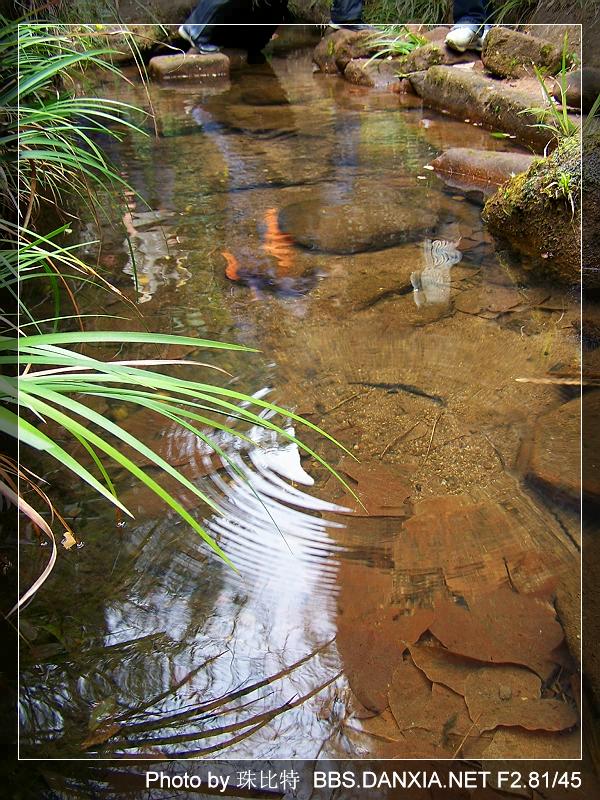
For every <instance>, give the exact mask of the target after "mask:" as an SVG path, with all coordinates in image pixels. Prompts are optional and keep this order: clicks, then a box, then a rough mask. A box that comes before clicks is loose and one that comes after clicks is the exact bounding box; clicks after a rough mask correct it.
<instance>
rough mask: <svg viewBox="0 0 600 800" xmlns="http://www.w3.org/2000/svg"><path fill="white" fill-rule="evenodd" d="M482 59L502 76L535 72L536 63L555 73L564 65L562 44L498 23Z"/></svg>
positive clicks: (550, 73)
mask: <svg viewBox="0 0 600 800" xmlns="http://www.w3.org/2000/svg"><path fill="white" fill-rule="evenodd" d="M481 60H482V61H483V65H484V66H485V68H486V69H487V70H488V72H491V73H492V75H495V76H497V77H499V78H521V77H523V76H525V75H532V74H533V72H534V69H533V68H534V67H538V68H539V69H541V70H543V71H544V74H546V75H554V74H555V73H556V72H558V71H559V69H560V67H561V61H562V48H561V47H558V46H557V45H555V44H553V43H552V42H548V41H545V40H544V39H538V37H537V36H530V35H528V34H526V33H520V32H519V31H515V30H512V29H511V28H501V27H499V26H495V27H493V28H491V30H490V32H489V33H488V35H487V36H486V37H485V43H484V45H483V51H482V53H481Z"/></svg>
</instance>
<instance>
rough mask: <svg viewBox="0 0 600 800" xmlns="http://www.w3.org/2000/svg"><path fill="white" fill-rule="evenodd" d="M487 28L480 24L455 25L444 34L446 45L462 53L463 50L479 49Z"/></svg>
mask: <svg viewBox="0 0 600 800" xmlns="http://www.w3.org/2000/svg"><path fill="white" fill-rule="evenodd" d="M486 33H487V29H485V28H484V27H483V26H482V25H471V24H463V25H455V26H454V27H453V28H452V30H451V31H449V33H448V35H447V36H446V45H447V47H449V48H450V49H451V50H456V51H457V52H458V53H464V52H465V50H478V51H479V50H481V49H482V47H483V40H484V39H485V35H486Z"/></svg>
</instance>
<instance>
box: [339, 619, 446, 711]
mask: <svg viewBox="0 0 600 800" xmlns="http://www.w3.org/2000/svg"><path fill="white" fill-rule="evenodd" d="M432 620H433V611H431V610H429V609H419V610H417V611H415V612H413V613H412V614H402V613H401V611H400V610H399V609H398V608H396V607H394V606H390V607H388V608H385V609H379V610H378V611H377V612H375V613H372V614H368V615H365V616H363V617H362V618H360V619H357V618H352V617H344V616H341V617H338V623H337V628H338V633H337V637H336V644H337V648H338V652H339V654H340V656H341V658H342V661H343V664H344V672H345V673H346V675H347V677H348V682H349V683H350V687H351V689H352V691H353V692H354V694H355V695H356V697H357V699H358V700H359V701H360V702H361V703H362V704H363V706H365V707H366V708H368V709H370V710H372V711H383V710H384V709H385V708H387V706H388V689H389V685H390V681H391V679H392V673H393V671H394V669H395V668H396V666H397V665H398V664H399V663H401V661H402V654H403V652H404V651H405V650H406V647H407V645H408V644H412V643H413V642H416V641H417V640H418V639H419V638H420V637H421V635H422V634H423V632H424V631H426V630H427V628H428V626H429V625H430V624H431V622H432Z"/></svg>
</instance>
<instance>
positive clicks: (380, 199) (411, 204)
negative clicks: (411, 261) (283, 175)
mask: <svg viewBox="0 0 600 800" xmlns="http://www.w3.org/2000/svg"><path fill="white" fill-rule="evenodd" d="M421 200H422V198H419V197H418V193H417V192H414V197H413V198H412V200H411V198H410V192H405V193H404V194H403V195H402V196H399V195H398V193H397V192H385V191H381V190H379V191H378V192H377V193H374V194H373V196H372V197H369V198H364V202H356V199H355V202H344V203H339V204H333V203H331V204H329V205H324V204H323V203H322V202H320V201H315V200H301V201H299V202H297V203H291V204H290V205H288V206H285V207H284V208H283V209H282V210H281V211H280V214H279V223H280V227H281V229H282V230H283V231H285V232H286V233H289V234H290V235H291V236H292V238H293V239H294V241H295V242H296V244H299V245H301V246H302V247H306V248H308V249H309V250H317V251H320V252H324V253H338V254H347V253H361V252H365V251H367V250H381V249H384V248H387V247H392V246H393V245H397V244H401V243H403V242H409V241H414V239H415V238H418V237H419V235H420V234H424V233H427V232H430V231H431V230H433V228H434V226H435V224H436V222H437V218H436V217H432V216H431V215H429V214H424V213H423V204H422V202H421Z"/></svg>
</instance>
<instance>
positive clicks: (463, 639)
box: [429, 588, 564, 679]
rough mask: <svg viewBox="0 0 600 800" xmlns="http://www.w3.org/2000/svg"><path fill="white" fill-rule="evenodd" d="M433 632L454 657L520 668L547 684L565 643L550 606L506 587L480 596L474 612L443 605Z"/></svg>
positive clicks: (451, 604)
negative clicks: (529, 671)
mask: <svg viewBox="0 0 600 800" xmlns="http://www.w3.org/2000/svg"><path fill="white" fill-rule="evenodd" d="M429 630H430V631H431V633H433V635H434V636H435V637H436V638H437V639H439V640H440V641H441V642H442V644H443V645H444V646H445V647H447V648H448V650H450V651H451V652H453V653H456V654H458V655H462V656H467V657H468V658H473V659H475V660H479V661H491V662H494V663H501V664H521V665H523V666H526V667H529V668H530V669H532V670H533V671H534V672H536V673H537V674H538V675H539V676H540V677H542V678H544V679H546V678H547V677H549V675H550V674H551V673H552V671H553V669H554V666H555V664H556V663H557V662H556V657H555V656H554V654H553V652H552V651H553V650H554V649H555V648H557V647H558V646H559V645H560V644H561V642H562V641H563V639H564V633H563V630H562V628H561V626H560V624H559V622H558V621H557V620H556V616H555V612H554V608H553V607H552V606H551V605H550V604H549V603H547V602H545V601H543V600H540V599H538V598H536V597H531V596H529V595H523V594H517V593H516V592H513V591H511V590H510V589H505V588H500V589H497V590H496V591H494V592H491V593H490V594H487V595H483V596H481V597H480V598H478V599H477V601H476V602H475V603H473V605H472V607H471V608H465V607H464V606H459V605H458V604H456V603H453V602H450V601H447V602H442V603H439V604H438V605H437V607H436V614H435V620H434V621H433V623H432V625H431V626H430V628H429Z"/></svg>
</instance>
